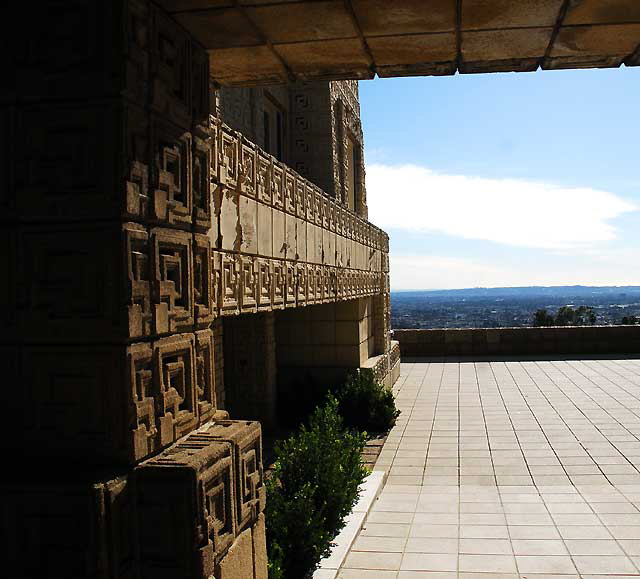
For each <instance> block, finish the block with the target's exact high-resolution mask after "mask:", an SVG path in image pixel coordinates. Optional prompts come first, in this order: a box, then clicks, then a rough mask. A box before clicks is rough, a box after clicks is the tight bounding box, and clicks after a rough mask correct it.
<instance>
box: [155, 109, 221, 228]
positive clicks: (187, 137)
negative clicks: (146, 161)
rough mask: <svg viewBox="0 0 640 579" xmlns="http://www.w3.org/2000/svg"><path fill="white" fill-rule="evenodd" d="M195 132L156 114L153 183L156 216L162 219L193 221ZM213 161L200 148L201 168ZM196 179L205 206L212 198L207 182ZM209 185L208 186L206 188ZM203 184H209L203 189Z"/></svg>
mask: <svg viewBox="0 0 640 579" xmlns="http://www.w3.org/2000/svg"><path fill="white" fill-rule="evenodd" d="M192 153H193V151H192V136H191V133H189V132H188V131H186V130H184V129H182V128H179V127H176V126H174V125H171V124H169V123H168V122H166V121H165V120H161V119H159V118H156V119H155V120H154V122H153V125H152V154H153V174H152V183H151V194H152V201H151V203H152V217H153V219H154V220H155V221H157V222H160V223H167V224H170V225H182V226H188V225H190V224H191V222H192V211H193V185H194V183H193V177H192V174H191V172H192V169H193V166H192ZM203 163H204V167H208V166H209V164H208V163H207V161H206V155H205V159H202V151H198V162H197V169H198V170H200V167H201V165H202V164H203ZM199 177H200V180H199V182H198V183H196V186H197V187H198V188H199V191H198V194H199V195H200V196H201V197H200V199H199V202H200V204H201V207H202V206H203V204H204V203H205V201H203V197H204V198H208V179H207V184H206V185H205V184H203V177H204V176H203V175H202V171H200V175H199ZM205 187H206V188H205ZM203 188H205V189H204V190H203Z"/></svg>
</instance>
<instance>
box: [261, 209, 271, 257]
mask: <svg viewBox="0 0 640 579" xmlns="http://www.w3.org/2000/svg"><path fill="white" fill-rule="evenodd" d="M273 250H274V248H273V209H272V208H271V207H270V206H269V205H264V204H262V203H258V254H259V255H261V256H263V257H273Z"/></svg>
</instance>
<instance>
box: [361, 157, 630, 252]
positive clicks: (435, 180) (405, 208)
mask: <svg viewBox="0 0 640 579" xmlns="http://www.w3.org/2000/svg"><path fill="white" fill-rule="evenodd" d="M367 204H368V206H369V219H370V220H371V221H372V222H373V223H375V224H376V225H378V226H380V227H382V228H389V229H391V228H397V229H405V230H412V231H422V232H433V233H444V234H448V235H453V236H458V237H462V238H466V239H481V240H487V241H494V242H497V243H502V244H507V245H512V246H520V247H535V248H544V249H564V250H566V249H578V248H585V247H590V246H593V245H594V244H597V243H598V242H606V241H611V240H613V239H615V238H616V229H615V227H614V226H613V225H612V224H611V223H609V222H610V221H611V220H612V219H614V218H616V217H618V216H620V215H622V214H624V213H628V212H631V211H637V210H638V207H637V206H634V205H632V204H631V203H629V202H628V201H626V200H624V199H622V198H620V197H618V196H616V195H614V194H613V193H609V192H607V191H599V190H596V189H590V188H587V187H573V188H571V187H560V186H556V185H552V184H547V183H539V182H535V181H526V180H518V179H486V178H480V177H469V176H465V175H447V174H443V173H436V172H434V171H431V170H430V169H427V168H425V167H419V166H416V165H404V166H389V165H382V164H373V165H367Z"/></svg>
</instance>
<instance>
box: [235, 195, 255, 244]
mask: <svg viewBox="0 0 640 579" xmlns="http://www.w3.org/2000/svg"><path fill="white" fill-rule="evenodd" d="M238 209H239V213H240V251H241V252H243V253H258V208H257V203H256V202H255V201H254V200H253V199H249V198H248V197H244V196H240V203H239V208H238Z"/></svg>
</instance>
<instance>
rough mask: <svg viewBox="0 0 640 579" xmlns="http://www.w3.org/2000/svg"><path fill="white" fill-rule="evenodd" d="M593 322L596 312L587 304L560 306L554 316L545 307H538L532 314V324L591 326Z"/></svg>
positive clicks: (594, 321)
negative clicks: (573, 306)
mask: <svg viewBox="0 0 640 579" xmlns="http://www.w3.org/2000/svg"><path fill="white" fill-rule="evenodd" d="M595 323H596V314H595V312H594V311H593V308H592V307H589V306H579V307H578V308H576V309H574V308H572V307H571V306H562V307H561V308H560V309H559V310H558V312H557V313H556V315H555V316H554V315H553V314H551V313H549V312H548V311H547V310H546V309H539V310H537V311H536V312H535V313H534V314H533V325H534V326H593V325H594V324H595Z"/></svg>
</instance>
